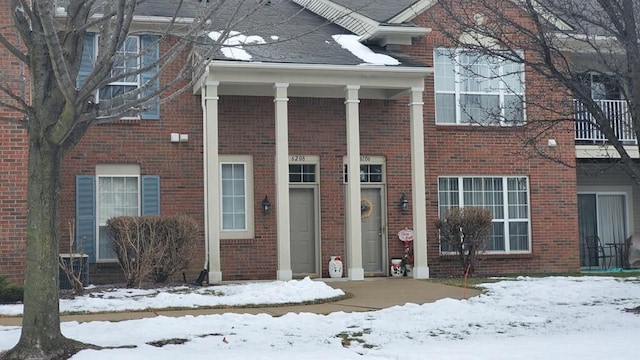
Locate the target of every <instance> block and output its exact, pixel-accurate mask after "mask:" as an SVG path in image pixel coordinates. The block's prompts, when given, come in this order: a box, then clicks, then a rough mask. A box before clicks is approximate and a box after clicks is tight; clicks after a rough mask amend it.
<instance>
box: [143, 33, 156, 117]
mask: <svg viewBox="0 0 640 360" xmlns="http://www.w3.org/2000/svg"><path fill="white" fill-rule="evenodd" d="M158 39H159V37H158V36H155V35H142V36H140V45H141V46H140V47H141V49H140V52H141V53H142V62H141V66H142V67H145V66H147V65H149V64H151V63H153V62H154V61H157V60H158V57H159V56H160V44H159V43H158ZM157 72H158V67H157V66H156V67H155V68H153V69H151V70H149V71H145V72H144V73H142V74H140V85H144V84H146V83H148V82H149V81H153V82H152V83H151V86H150V87H149V89H148V90H147V91H146V92H145V93H146V94H149V93H152V92H154V91H156V90H157V89H158V87H159V86H160V81H159V79H155V80H151V79H152V78H153V77H154V76H155V75H156V73H157ZM144 107H145V108H146V109H145V111H144V112H143V113H142V118H143V119H160V101H159V97H155V98H153V99H152V100H150V101H149V102H147V103H146V104H145V105H144Z"/></svg>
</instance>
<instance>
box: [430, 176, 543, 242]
mask: <svg viewBox="0 0 640 360" xmlns="http://www.w3.org/2000/svg"><path fill="white" fill-rule="evenodd" d="M465 206H478V207H482V208H485V209H488V210H490V211H491V215H492V216H493V220H492V222H493V224H492V230H491V235H490V239H489V244H488V252H490V253H491V252H494V253H518V252H520V253H522V252H525V253H528V252H530V251H531V236H530V234H531V230H530V223H531V221H530V219H529V216H530V215H529V214H530V210H529V181H528V179H527V177H524V176H508V177H488V176H475V177H440V178H438V214H439V216H440V218H444V216H445V214H446V213H447V211H448V210H449V209H451V208H453V207H465ZM449 250H450V249H446V248H445V247H444V246H443V247H442V248H441V251H445V252H446V251H449Z"/></svg>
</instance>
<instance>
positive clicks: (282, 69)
mask: <svg viewBox="0 0 640 360" xmlns="http://www.w3.org/2000/svg"><path fill="white" fill-rule="evenodd" d="M430 73H431V69H430V68H425V67H402V66H351V65H350V66H342V65H313V64H283V63H277V64H276V63H252V62H237V61H212V62H211V63H210V64H209V67H208V71H207V72H206V74H205V75H204V76H203V77H202V78H201V79H200V81H199V82H198V83H197V85H196V87H195V88H194V93H197V94H200V96H201V99H202V107H203V131H204V139H203V147H204V150H203V156H204V173H205V176H204V181H205V184H204V190H205V191H204V193H205V196H204V208H205V239H206V248H207V255H206V257H207V258H206V259H205V262H206V263H207V269H208V271H209V282H210V283H216V282H220V281H222V279H223V269H222V266H221V251H220V246H221V236H220V234H221V232H222V231H223V229H222V223H221V201H222V196H221V185H220V176H221V174H220V167H219V166H218V164H219V158H220V155H219V140H220V139H219V110H218V106H219V104H218V102H219V97H220V96H222V95H235V96H268V97H273V102H274V114H275V119H274V123H275V134H276V136H275V139H276V140H275V159H274V161H273V166H274V173H275V179H274V180H275V190H276V191H275V192H276V193H275V194H274V198H273V199H272V200H271V202H272V203H273V205H274V206H273V209H274V211H273V214H274V216H275V217H276V224H277V229H276V233H277V235H276V238H277V240H276V243H277V272H276V274H275V277H276V278H277V279H278V280H290V279H292V278H293V275H294V274H293V271H292V269H291V256H292V255H291V252H290V246H291V239H290V219H291V213H290V207H289V204H290V199H289V161H290V159H289V157H290V154H289V126H288V124H289V115H288V101H289V99H290V98H292V97H304V98H342V99H344V113H345V119H346V139H345V140H346V144H347V146H346V149H347V151H346V156H345V159H346V160H345V165H346V169H347V173H346V175H347V178H348V179H349V181H347V182H346V184H345V185H346V193H345V200H346V208H345V218H346V220H345V221H346V222H345V247H346V249H345V253H346V255H347V258H346V264H347V269H346V273H347V276H348V278H349V279H350V280H363V279H364V277H365V270H364V267H363V259H362V246H363V245H362V233H361V224H360V221H359V220H360V218H361V182H360V164H361V163H360V156H361V148H360V132H361V130H360V124H361V121H360V120H361V119H360V100H362V99H381V100H398V101H406V104H407V106H408V107H409V111H408V114H409V119H410V135H411V136H410V141H411V193H412V198H411V208H412V214H413V217H412V220H411V221H412V225H413V231H414V237H415V241H414V244H413V245H414V259H415V260H414V261H415V263H414V272H413V274H414V275H413V276H414V277H415V278H428V277H429V267H428V264H427V252H426V251H427V250H426V249H427V246H426V244H427V232H426V221H425V219H426V200H425V163H424V160H425V158H424V127H423V102H422V96H423V87H424V77H425V76H427V75H428V74H430ZM405 99H406V100H405ZM249 191H251V189H249ZM261 199H262V198H261V197H260V195H256V196H254V197H253V202H254V203H248V204H247V207H254V204H255V202H256V201H259V200H261ZM270 199H271V198H270ZM324 255H327V254H324Z"/></svg>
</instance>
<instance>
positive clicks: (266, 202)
mask: <svg viewBox="0 0 640 360" xmlns="http://www.w3.org/2000/svg"><path fill="white" fill-rule="evenodd" d="M270 209H271V203H270V202H269V197H267V195H265V196H264V200H262V213H263V214H265V215H267V214H268V213H269V210H270Z"/></svg>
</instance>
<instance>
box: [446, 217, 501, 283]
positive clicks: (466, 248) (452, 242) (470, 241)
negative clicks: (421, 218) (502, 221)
mask: <svg viewBox="0 0 640 360" xmlns="http://www.w3.org/2000/svg"><path fill="white" fill-rule="evenodd" d="M491 220H492V216H491V211H489V210H488V209H484V208H480V207H464V208H457V207H456V208H451V209H449V211H447V213H446V215H445V217H444V219H438V220H437V221H436V228H437V229H438V231H439V234H440V242H441V244H445V245H446V247H447V248H449V249H452V250H453V251H455V252H456V254H457V256H458V261H459V263H460V266H462V271H463V274H464V275H471V274H473V273H474V272H475V270H476V268H477V266H478V263H479V261H480V255H482V254H483V253H484V252H485V251H486V249H487V246H488V237H489V233H490V232H491Z"/></svg>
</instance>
